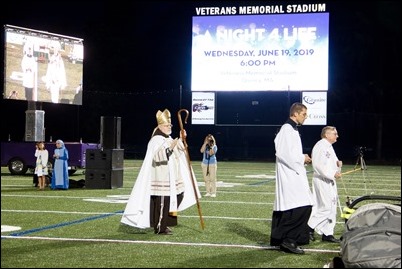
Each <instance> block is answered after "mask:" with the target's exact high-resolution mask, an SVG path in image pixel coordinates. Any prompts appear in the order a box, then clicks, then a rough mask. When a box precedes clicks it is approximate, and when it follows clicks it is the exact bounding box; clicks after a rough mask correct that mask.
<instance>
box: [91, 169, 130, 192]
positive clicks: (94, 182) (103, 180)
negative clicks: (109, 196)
mask: <svg viewBox="0 0 402 269" xmlns="http://www.w3.org/2000/svg"><path fill="white" fill-rule="evenodd" d="M121 187H123V169H122V168H117V169H86V170H85V188H87V189H114V188H121Z"/></svg>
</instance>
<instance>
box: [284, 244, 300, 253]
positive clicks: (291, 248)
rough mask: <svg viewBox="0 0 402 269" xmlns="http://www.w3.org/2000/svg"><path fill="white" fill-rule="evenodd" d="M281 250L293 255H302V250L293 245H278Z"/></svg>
mask: <svg viewBox="0 0 402 269" xmlns="http://www.w3.org/2000/svg"><path fill="white" fill-rule="evenodd" d="M280 248H281V250H283V251H285V252H290V253H294V254H304V250H302V249H301V248H299V247H298V246H297V245H296V244H295V243H287V242H282V244H281V245H280Z"/></svg>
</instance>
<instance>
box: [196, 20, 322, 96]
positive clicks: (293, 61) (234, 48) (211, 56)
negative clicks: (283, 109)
mask: <svg viewBox="0 0 402 269" xmlns="http://www.w3.org/2000/svg"><path fill="white" fill-rule="evenodd" d="M328 38H329V13H303V14H268V15H266V14H264V15H226V16H193V21H192V63H191V68H192V69H191V90H192V91H204V92H208V91H213V92H219V91H327V90H328Z"/></svg>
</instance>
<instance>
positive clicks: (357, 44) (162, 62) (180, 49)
mask: <svg viewBox="0 0 402 269" xmlns="http://www.w3.org/2000/svg"><path fill="white" fill-rule="evenodd" d="M313 2H314V1H312V2H301V1H293V2H290V1H288V2H286V3H291V4H294V3H313ZM323 2H324V3H327V11H328V12H329V13H330V45H329V50H330V56H329V63H330V66H329V91H328V124H330V125H335V126H337V128H338V131H339V133H340V139H339V140H338V142H337V143H336V144H335V145H334V147H335V148H336V149H337V150H338V151H339V153H338V155H341V156H340V157H341V158H343V159H348V158H350V159H353V158H354V152H353V151H354V148H355V147H356V146H367V148H369V149H370V150H369V152H367V155H368V158H372V159H387V160H392V161H394V160H397V161H400V151H401V143H400V140H401V139H400V138H399V137H400V134H399V132H397V131H396V129H397V130H399V125H400V121H401V112H400V88H401V75H400V73H401V72H400V71H401V59H400V58H401V57H400V56H401V55H400V47H401V23H400V18H401V4H400V2H399V1H372V2H360V1H348V2H346V3H343V2H341V3H339V2H335V1H322V2H320V3H323ZM222 3H225V2H219V1H210V2H203V1H196V2H195V1H194V2H188V3H187V4H185V3H179V2H171V1H164V2H163V1H162V2H153V1H147V2H144V3H131V4H127V3H125V4H123V3H119V1H113V2H110V1H103V2H102V1H100V2H75V1H68V2H57V1H34V2H32V4H26V3H24V4H22V3H19V2H16V1H13V2H10V3H8V5H7V8H4V7H3V8H2V13H3V14H2V16H1V21H2V24H3V25H4V24H10V25H15V26H21V27H26V28H31V29H36V30H43V31H48V32H51V33H58V34H62V35H67V36H73V37H79V38H83V39H84V45H85V62H84V99H83V106H74V105H64V104H61V105H55V104H50V103H43V104H42V109H43V110H44V111H45V113H46V114H45V127H46V138H47V139H48V137H49V136H50V135H52V137H53V138H54V139H55V138H62V139H63V140H64V141H78V140H79V138H81V137H82V138H83V140H84V141H86V142H98V141H99V133H100V117H101V116H119V117H122V138H121V141H122V145H123V146H124V148H126V152H127V153H128V152H142V151H143V149H144V147H145V145H146V142H147V141H148V139H149V136H150V133H151V131H152V129H153V128H154V127H155V124H156V123H155V113H156V111H157V110H158V109H160V110H163V109H164V108H168V109H170V110H171V111H172V114H173V115H175V114H176V113H175V111H178V110H179V109H180V108H187V109H189V108H190V106H191V92H190V82H191V77H190V75H191V19H192V16H193V15H195V7H200V6H205V7H207V6H239V5H267V4H284V2H283V1H279V2H267V1H231V2H230V4H222ZM1 37H2V46H4V45H3V40H4V33H3V32H2V34H1ZM3 76H4V75H3ZM3 76H2V77H3ZM2 85H4V84H3V83H2ZM180 85H182V86H183V91H182V92H181V94H180V91H179V87H180ZM239 97H240V99H241V98H242V97H241V96H239ZM257 98H258V96H257ZM297 98H299V96H294V94H293V95H292V96H290V97H289V99H288V100H287V102H283V104H281V107H280V108H279V111H278V113H274V115H272V117H283V119H285V118H286V116H287V115H286V114H287V111H288V103H289V102H293V101H299V100H297ZM282 99H283V97H282ZM282 99H281V100H282ZM274 101H275V100H274ZM38 105H39V104H38ZM239 105H241V104H240V103H239ZM239 109H241V108H240V107H239ZM1 110H2V121H1V141H5V140H7V139H8V136H9V135H10V136H11V139H12V140H17V141H20V140H22V138H23V136H24V130H25V129H24V128H25V111H26V110H27V103H26V102H25V101H12V100H1ZM189 111H191V110H190V109H189ZM173 121H177V120H176V119H174V120H173ZM281 121H282V120H279V122H281ZM273 122H278V119H276V120H275V121H274V120H273ZM174 124H175V127H174V132H176V133H178V131H179V129H178V124H177V123H175V122H174ZM185 128H186V130H187V133H188V143H189V146H190V148H191V152H194V155H195V156H196V158H198V155H197V153H198V148H199V146H200V145H201V143H202V139H203V137H204V136H205V134H206V133H208V132H211V133H214V134H215V136H216V137H217V143H218V145H220V147H221V158H222V159H235V158H242V159H253V158H258V157H261V158H273V137H274V134H275V132H276V129H277V127H276V126H272V127H223V126H191V125H190V124H189V125H188V126H185ZM321 128H322V126H304V127H302V128H301V134H302V138H303V143H304V146H305V147H306V150H307V151H308V150H309V149H311V147H312V146H313V144H314V143H315V142H316V141H317V140H318V139H319V133H320V130H321ZM379 130H382V132H381V131H379ZM239 141H240V142H239ZM256 148H258V149H259V150H256ZM261 148H263V149H264V148H265V150H264V152H261V151H263V150H261ZM371 149H372V150H371ZM342 155H343V156H342Z"/></svg>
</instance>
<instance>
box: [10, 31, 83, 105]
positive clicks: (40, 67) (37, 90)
mask: <svg viewBox="0 0 402 269" xmlns="http://www.w3.org/2000/svg"><path fill="white" fill-rule="evenodd" d="M4 47H5V66H4V75H5V78H4V81H5V83H4V84H5V87H4V92H3V98H4V99H14V100H25V101H34V102H49V103H63V104H72V105H82V91H83V85H82V75H83V61H84V45H83V42H82V39H78V38H72V37H67V36H62V35H57V34H50V33H48V32H41V31H36V30H31V29H26V28H19V27H10V26H5V46H4Z"/></svg>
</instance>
